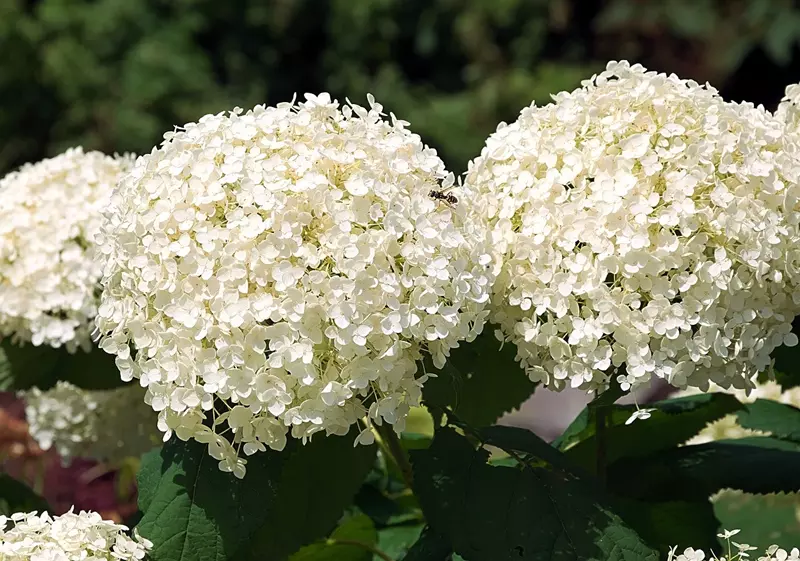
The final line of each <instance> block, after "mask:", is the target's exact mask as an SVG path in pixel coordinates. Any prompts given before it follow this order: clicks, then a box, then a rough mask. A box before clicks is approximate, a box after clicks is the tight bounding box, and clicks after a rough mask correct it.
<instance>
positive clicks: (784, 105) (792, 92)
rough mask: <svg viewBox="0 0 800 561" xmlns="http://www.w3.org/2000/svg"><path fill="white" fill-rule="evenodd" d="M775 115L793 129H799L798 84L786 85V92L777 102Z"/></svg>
mask: <svg viewBox="0 0 800 561" xmlns="http://www.w3.org/2000/svg"><path fill="white" fill-rule="evenodd" d="M775 116H776V117H778V118H779V119H780V120H781V121H783V122H784V123H786V125H787V126H788V127H790V128H791V129H792V130H793V131H795V132H797V131H800V84H792V85H791V86H787V87H786V93H785V95H784V96H783V99H781V102H780V103H779V104H778V109H777V111H776V112H775Z"/></svg>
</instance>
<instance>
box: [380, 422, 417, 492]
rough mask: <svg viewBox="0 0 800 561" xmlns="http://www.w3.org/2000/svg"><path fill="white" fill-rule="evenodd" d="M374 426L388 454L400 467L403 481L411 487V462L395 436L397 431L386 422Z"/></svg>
mask: <svg viewBox="0 0 800 561" xmlns="http://www.w3.org/2000/svg"><path fill="white" fill-rule="evenodd" d="M375 428H376V429H377V431H378V435H380V437H381V440H382V441H383V444H384V446H385V450H386V451H388V453H389V455H390V456H391V457H392V459H393V460H394V462H395V463H396V464H397V467H398V468H399V469H400V473H401V474H402V475H403V481H405V483H406V485H407V486H408V488H409V489H411V483H412V481H413V480H414V471H413V469H412V468H411V462H409V461H408V455H407V454H406V451H405V450H403V446H402V445H401V444H400V439H399V438H397V433H396V432H394V429H392V427H391V426H390V425H387V424H386V423H384V424H382V425H380V426H378V425H375Z"/></svg>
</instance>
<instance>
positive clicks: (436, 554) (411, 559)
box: [403, 526, 453, 561]
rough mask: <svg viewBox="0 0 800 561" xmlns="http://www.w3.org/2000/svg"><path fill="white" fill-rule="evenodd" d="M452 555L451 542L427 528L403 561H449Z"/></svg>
mask: <svg viewBox="0 0 800 561" xmlns="http://www.w3.org/2000/svg"><path fill="white" fill-rule="evenodd" d="M452 553H453V548H452V546H451V545H450V542H449V541H448V540H447V539H446V538H445V537H444V536H442V535H441V534H438V533H437V532H435V531H434V530H432V529H431V528H430V526H426V527H425V528H424V529H423V530H422V533H421V534H420V536H419V539H417V541H416V542H415V543H414V545H412V546H411V548H410V549H409V550H408V552H407V553H406V555H405V557H403V561H449V560H450V558H451V555H452Z"/></svg>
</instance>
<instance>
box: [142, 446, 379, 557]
mask: <svg viewBox="0 0 800 561" xmlns="http://www.w3.org/2000/svg"><path fill="white" fill-rule="evenodd" d="M374 456H375V447H374V446H370V447H364V446H359V447H356V448H354V447H353V435H350V436H348V437H324V436H322V435H318V436H317V437H316V438H314V439H313V440H312V441H311V442H310V443H308V444H307V445H305V446H303V445H300V444H299V443H297V442H296V441H292V442H291V443H290V444H289V445H288V446H287V450H285V451H284V452H280V453H278V452H272V451H268V452H261V453H258V454H255V455H254V456H251V457H250V458H248V463H247V475H246V476H245V478H244V479H243V480H238V479H236V478H234V477H233V475H231V474H229V473H223V472H221V471H220V470H219V468H218V466H217V462H216V461H215V460H214V459H212V458H211V457H210V456H208V452H207V449H206V446H205V445H203V444H200V443H198V442H194V441H190V442H181V441H179V440H177V439H174V438H173V440H171V441H170V442H169V443H167V445H165V446H164V448H163V449H162V450H161V451H154V452H151V453H149V454H147V455H145V456H144V457H143V460H142V468H141V471H140V473H139V507H140V509H141V510H142V511H143V513H144V516H143V518H142V520H141V522H140V523H139V525H138V526H137V528H138V529H139V531H140V532H141V533H142V535H143V536H145V537H147V538H148V539H150V540H151V541H152V542H153V544H154V545H153V550H152V552H151V556H150V558H151V560H152V561H161V560H164V561H223V560H234V559H235V560H236V561H249V560H261V559H270V560H275V561H280V560H282V559H286V558H287V557H288V556H289V555H290V554H292V553H294V552H295V551H297V550H298V549H299V548H300V547H302V546H304V545H306V544H308V543H311V542H313V541H315V540H317V539H319V538H321V537H324V536H325V535H327V534H328V532H330V531H331V529H332V528H333V527H334V525H335V524H336V521H337V520H338V518H339V517H340V516H341V514H342V511H343V509H344V508H345V507H346V506H347V505H348V504H349V503H350V501H351V500H352V498H353V495H355V493H356V491H357V490H358V487H359V486H360V485H361V483H362V481H363V480H364V478H365V476H366V474H367V472H368V471H369V469H370V467H371V466H372V462H373V460H374Z"/></svg>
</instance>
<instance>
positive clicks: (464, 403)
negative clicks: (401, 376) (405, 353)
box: [422, 325, 536, 427]
mask: <svg viewBox="0 0 800 561" xmlns="http://www.w3.org/2000/svg"><path fill="white" fill-rule="evenodd" d="M493 329H494V328H493V327H492V326H491V325H487V326H486V327H485V329H484V330H483V333H481V334H480V335H478V337H477V338H476V339H475V340H474V341H472V342H471V343H461V346H460V347H458V348H457V349H453V350H452V351H451V353H450V358H449V359H448V360H447V363H446V364H445V365H444V368H443V369H442V370H437V369H433V370H432V372H433V373H435V374H436V376H437V377H436V378H431V379H430V380H428V381H427V382H426V383H425V387H424V388H423V390H422V398H423V400H424V401H425V404H426V405H428V406H429V407H431V408H434V409H436V408H438V409H442V408H448V409H450V410H452V411H453V412H454V413H455V414H456V415H458V416H459V418H461V419H463V420H464V421H465V422H467V423H469V424H470V425H472V426H475V427H483V426H489V425H492V424H494V423H495V421H497V419H499V418H500V417H501V416H502V415H503V414H504V413H507V412H509V411H511V410H512V409H515V408H517V407H519V406H520V405H521V404H522V402H523V401H525V400H526V399H527V398H528V397H530V396H531V394H533V391H534V389H536V384H534V383H533V382H531V381H530V379H529V378H528V377H527V376H526V375H525V372H524V371H523V370H522V368H521V367H520V365H519V363H518V362H517V361H516V360H515V355H516V347H515V346H514V345H512V344H510V343H505V345H504V346H503V347H502V349H501V348H500V341H498V340H497V338H496V337H495V336H494V334H493Z"/></svg>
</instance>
